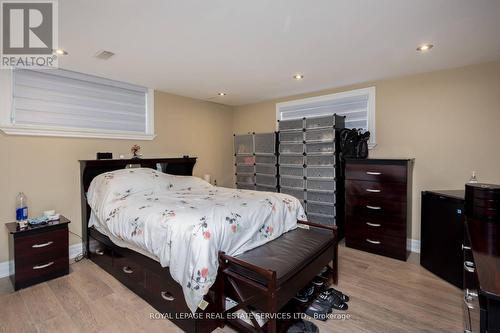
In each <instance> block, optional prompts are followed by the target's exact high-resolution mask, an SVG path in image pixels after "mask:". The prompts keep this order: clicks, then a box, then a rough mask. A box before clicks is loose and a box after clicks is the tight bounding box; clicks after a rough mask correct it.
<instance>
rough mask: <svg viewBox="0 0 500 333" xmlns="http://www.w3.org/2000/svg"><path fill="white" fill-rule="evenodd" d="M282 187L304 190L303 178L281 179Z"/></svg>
mask: <svg viewBox="0 0 500 333" xmlns="http://www.w3.org/2000/svg"><path fill="white" fill-rule="evenodd" d="M280 185H281V186H283V187H295V188H304V179H303V178H293V177H283V176H282V177H280Z"/></svg>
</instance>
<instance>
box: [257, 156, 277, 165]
mask: <svg viewBox="0 0 500 333" xmlns="http://www.w3.org/2000/svg"><path fill="white" fill-rule="evenodd" d="M254 160H255V163H257V164H272V165H276V156H271V155H259V154H256V155H255V158H254Z"/></svg>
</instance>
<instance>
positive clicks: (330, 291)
mask: <svg viewBox="0 0 500 333" xmlns="http://www.w3.org/2000/svg"><path fill="white" fill-rule="evenodd" d="M321 294H324V295H330V294H334V295H337V296H338V297H340V299H341V300H342V301H343V302H345V303H347V302H349V296H347V295H346V294H344V293H343V292H341V291H340V290H337V289H334V288H328V289H327V290H325V291H323V292H322V293H321Z"/></svg>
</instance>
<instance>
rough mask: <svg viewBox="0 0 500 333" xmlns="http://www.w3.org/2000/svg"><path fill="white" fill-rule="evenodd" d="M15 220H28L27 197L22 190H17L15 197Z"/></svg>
mask: <svg viewBox="0 0 500 333" xmlns="http://www.w3.org/2000/svg"><path fill="white" fill-rule="evenodd" d="M16 220H17V222H26V221H27V220H28V198H27V197H26V195H25V194H24V193H23V192H19V194H18V195H17V198H16Z"/></svg>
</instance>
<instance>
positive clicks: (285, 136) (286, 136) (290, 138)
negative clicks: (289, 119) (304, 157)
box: [280, 130, 304, 143]
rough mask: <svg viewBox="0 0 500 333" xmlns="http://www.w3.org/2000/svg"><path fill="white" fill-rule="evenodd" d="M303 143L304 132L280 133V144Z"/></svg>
mask: <svg viewBox="0 0 500 333" xmlns="http://www.w3.org/2000/svg"><path fill="white" fill-rule="evenodd" d="M303 141H304V132H303V131H302V130H300V131H290V132H280V143H286V142H296V143H302V142H303Z"/></svg>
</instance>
